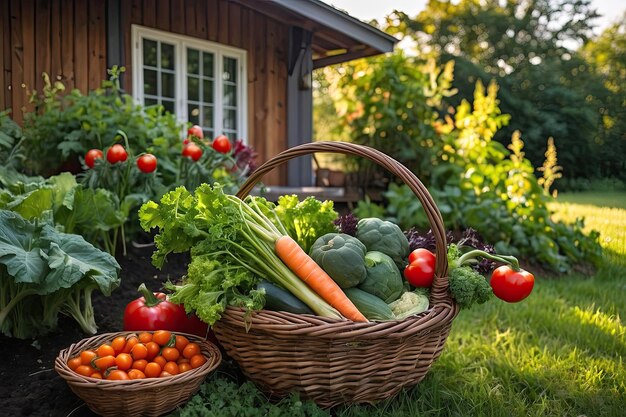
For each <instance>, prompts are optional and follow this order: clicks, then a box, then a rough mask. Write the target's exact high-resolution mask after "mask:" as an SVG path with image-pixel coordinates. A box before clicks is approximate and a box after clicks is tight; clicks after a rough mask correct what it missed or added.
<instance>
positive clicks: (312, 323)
mask: <svg viewBox="0 0 626 417" xmlns="http://www.w3.org/2000/svg"><path fill="white" fill-rule="evenodd" d="M313 152H330V153H342V154H347V155H355V156H359V157H363V158H367V159H370V160H371V161H373V162H375V163H377V164H379V165H381V166H382V167H384V168H386V169H388V170H389V171H390V172H391V173H392V174H394V175H396V176H397V177H399V178H400V179H401V180H402V181H403V182H404V183H405V184H407V185H408V186H409V188H410V189H411V190H412V191H413V193H414V194H415V195H416V197H417V198H418V199H419V201H420V202H421V203H422V206H423V207H424V211H425V212H426V215H427V217H428V220H429V222H430V225H431V228H432V231H433V234H434V236H435V240H436V255H437V264H436V274H435V280H434V283H433V286H432V288H431V295H430V308H429V310H428V311H426V312H424V313H422V314H420V315H417V316H413V317H410V318H407V319H405V320H401V321H389V322H370V323H355V322H352V321H349V320H343V321H342V320H335V319H327V318H323V317H317V316H312V315H297V314H291V313H286V312H274V311H267V310H262V311H259V312H255V313H253V314H252V315H251V317H245V313H244V312H243V311H242V310H241V309H236V308H232V307H229V308H227V310H226V312H225V314H224V315H223V317H222V319H220V320H219V321H218V322H217V323H216V324H215V326H214V329H213V330H214V332H215V334H216V336H217V338H218V340H219V342H220V344H221V345H222V347H223V348H224V349H225V350H226V353H227V354H228V355H229V356H231V357H232V358H233V359H235V361H237V363H238V364H239V366H240V367H241V369H242V371H243V373H244V374H245V375H246V376H247V377H248V378H250V379H251V380H252V381H254V382H255V383H256V384H257V385H258V386H259V387H260V388H261V389H263V390H264V391H266V392H268V393H270V394H272V395H278V396H282V395H285V394H287V393H289V392H292V391H297V392H299V393H301V394H302V395H303V396H304V397H307V398H310V399H312V400H314V401H315V402H317V403H318V404H319V405H321V406H322V407H332V406H335V405H338V404H345V403H363V402H365V403H373V402H376V401H379V400H382V399H385V398H389V397H391V396H393V395H394V394H396V393H397V392H398V391H400V390H401V389H402V388H403V387H408V386H411V385H415V384H417V383H418V382H419V381H421V380H422V379H423V378H424V376H426V373H427V372H428V370H429V369H430V366H431V365H432V364H433V362H434V361H435V360H436V359H437V358H438V357H439V355H440V353H441V351H442V349H443V346H444V344H445V342H446V339H447V337H448V334H449V332H450V328H451V325H452V320H453V319H454V318H455V317H456V315H457V314H458V307H457V305H456V303H455V302H454V301H453V300H452V298H451V296H450V294H449V293H448V278H447V269H448V264H447V257H446V240H445V228H444V225H443V220H442V217H441V213H440V212H439V209H438V208H437V206H436V204H435V202H434V200H433V199H432V197H431V195H430V194H429V193H428V191H427V190H426V188H425V187H424V185H423V184H422V183H421V182H420V181H419V180H418V179H417V177H415V175H414V174H413V173H412V172H411V171H409V170H408V169H407V168H406V167H405V166H403V165H402V164H400V163H399V162H397V161H396V160H394V159H393V158H391V157H389V156H387V155H385V154H384V153H382V152H380V151H377V150H375V149H372V148H370V147H366V146H361V145H355V144H350V143H344V142H316V143H308V144H304V145H300V146H296V147H294V148H291V149H288V150H286V151H284V152H282V153H280V154H278V155H277V156H275V157H274V158H272V159H270V160H268V161H267V162H265V163H264V164H263V165H261V166H260V167H259V168H258V169H257V170H255V171H254V172H253V173H252V175H251V176H250V177H249V178H248V180H247V181H246V183H245V184H243V185H242V187H241V189H240V190H239V193H238V194H237V195H238V197H241V198H243V197H245V196H246V195H248V193H249V192H250V191H251V190H252V188H253V187H254V186H255V185H256V183H257V182H258V181H259V180H260V179H261V177H262V176H263V175H264V174H265V173H267V172H268V171H270V170H271V169H273V168H275V167H276V166H278V165H281V164H283V163H285V162H287V161H288V160H290V159H292V158H294V157H298V156H303V155H307V154H310V153H313ZM247 329H249V330H247Z"/></svg>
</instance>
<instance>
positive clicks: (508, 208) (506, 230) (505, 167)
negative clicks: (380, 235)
mask: <svg viewBox="0 0 626 417" xmlns="http://www.w3.org/2000/svg"><path fill="white" fill-rule="evenodd" d="M497 90H498V88H497V86H496V84H495V83H492V84H490V86H489V88H488V90H487V92H485V88H484V87H483V85H482V84H481V83H480V82H479V83H478V84H477V86H476V90H475V95H474V102H473V104H470V103H469V102H467V101H465V100H464V101H463V102H462V103H461V104H460V105H459V106H458V107H457V108H456V109H454V111H452V112H451V115H448V116H446V117H445V118H444V119H443V120H438V121H436V122H435V123H434V126H435V128H436V131H437V135H436V136H435V137H436V139H434V140H431V142H432V143H430V144H429V145H428V149H426V150H424V152H422V153H423V154H424V155H428V156H429V157H430V158H431V159H430V160H429V162H430V167H429V170H428V172H426V173H424V175H422V176H421V179H422V180H423V181H424V182H425V183H426V184H427V186H428V189H429V191H430V193H431V194H432V195H433V198H434V199H435V201H436V202H437V204H438V207H439V209H440V210H441V212H442V215H443V218H444V221H445V222H446V227H448V228H450V229H455V230H461V229H464V228H468V227H471V228H474V229H476V230H478V231H479V232H480V233H481V235H482V236H483V238H484V239H485V240H486V241H488V242H490V243H492V244H494V246H495V248H496V250H497V251H498V252H500V253H510V254H512V255H516V256H519V257H522V258H526V259H528V260H530V261H531V262H535V263H540V264H542V265H543V266H544V267H546V268H549V269H551V270H554V271H557V272H566V271H568V270H569V269H570V268H571V267H572V265H573V264H575V263H579V262H587V261H588V262H591V263H597V262H599V260H600V256H601V249H600V245H599V243H598V234H597V233H595V232H593V233H591V234H590V235H588V236H586V235H584V234H583V232H582V228H583V221H582V220H578V221H577V222H575V223H574V224H571V225H566V224H562V223H558V222H554V221H552V220H551V214H552V213H551V212H550V211H549V209H548V207H547V203H548V202H549V201H550V200H551V197H550V196H549V195H548V194H547V193H546V192H545V190H544V188H543V187H542V186H541V185H540V184H539V181H538V179H537V177H536V176H535V173H534V172H535V170H534V168H533V166H532V165H531V163H530V162H529V161H528V160H527V159H526V158H525V156H524V152H523V145H524V144H523V141H522V139H521V134H520V133H519V132H515V134H514V135H513V137H512V139H511V144H510V145H509V147H508V149H507V148H505V147H504V145H502V144H501V143H499V142H496V141H493V140H492V138H493V136H494V134H495V133H496V131H497V130H498V129H499V128H500V127H501V126H503V125H504V124H506V123H507V120H508V116H507V115H503V114H501V113H500V109H499V106H498V100H497V97H496V96H497ZM374 128H375V127H374ZM421 150H422V149H419V150H418V151H421ZM414 152H415V151H414ZM398 159H400V160H401V161H403V160H402V158H401V157H400V158H398ZM384 197H385V199H386V201H385V203H386V207H385V210H386V215H387V216H388V217H391V218H393V220H395V221H396V222H398V223H399V224H400V225H401V227H403V228H404V229H409V228H410V227H413V226H418V227H422V228H426V227H427V220H426V218H425V216H424V214H423V210H422V208H421V205H420V203H419V201H418V200H417V199H416V198H415V196H413V194H412V193H411V191H410V190H409V189H408V187H406V186H404V185H398V184H394V183H392V184H390V185H389V188H388V190H387V191H386V192H385V193H384ZM372 210H373V208H372V207H371V204H369V205H368V204H367V203H360V204H359V206H358V207H357V209H356V213H357V215H359V216H361V217H363V216H368V215H370V214H371V213H372Z"/></svg>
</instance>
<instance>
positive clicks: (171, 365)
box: [163, 362, 179, 375]
mask: <svg viewBox="0 0 626 417" xmlns="http://www.w3.org/2000/svg"><path fill="white" fill-rule="evenodd" d="M163 372H167V373H169V374H170V375H177V374H178V372H179V371H178V364H177V363H176V362H168V363H166V364H165V366H164V367H163Z"/></svg>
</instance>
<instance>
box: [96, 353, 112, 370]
mask: <svg viewBox="0 0 626 417" xmlns="http://www.w3.org/2000/svg"><path fill="white" fill-rule="evenodd" d="M92 363H93V367H94V368H95V369H97V370H99V371H105V370H107V369H109V368H111V367H113V366H115V356H113V355H107V356H102V357H99V358H95V359H94V360H93V362H92Z"/></svg>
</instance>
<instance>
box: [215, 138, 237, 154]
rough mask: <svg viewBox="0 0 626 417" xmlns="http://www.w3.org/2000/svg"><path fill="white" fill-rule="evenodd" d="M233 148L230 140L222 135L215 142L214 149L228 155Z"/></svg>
mask: <svg viewBox="0 0 626 417" xmlns="http://www.w3.org/2000/svg"><path fill="white" fill-rule="evenodd" d="M231 148H232V145H231V144H230V140H228V138H227V137H226V136H224V135H220V136H218V137H216V138H215V139H214V140H213V149H215V150H216V151H218V152H219V153H228V152H230V149H231Z"/></svg>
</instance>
